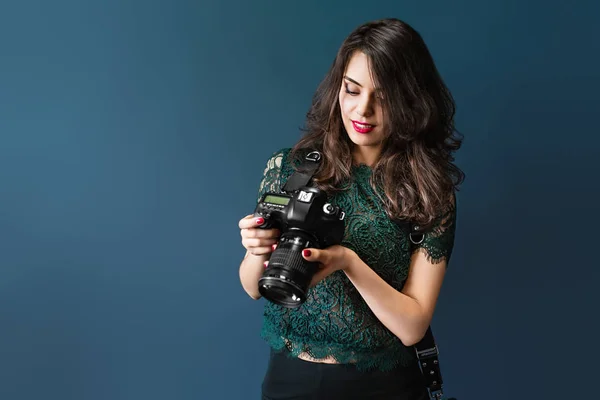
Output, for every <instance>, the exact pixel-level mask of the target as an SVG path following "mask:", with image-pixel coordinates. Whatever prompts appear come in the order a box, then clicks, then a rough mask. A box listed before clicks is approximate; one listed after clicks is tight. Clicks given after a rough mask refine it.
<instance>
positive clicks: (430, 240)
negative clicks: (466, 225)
mask: <svg viewBox="0 0 600 400" xmlns="http://www.w3.org/2000/svg"><path fill="white" fill-rule="evenodd" d="M455 230H456V197H455V196H452V202H451V203H450V204H449V206H448V208H447V209H446V210H445V211H444V212H443V213H441V214H440V216H439V217H438V218H437V219H436V220H435V222H434V224H433V225H432V226H431V228H430V229H429V230H428V231H427V232H426V233H425V238H424V239H423V241H422V242H421V243H420V244H418V245H417V246H416V250H418V251H421V252H423V253H425V255H426V256H427V259H428V260H429V261H430V262H432V263H434V264H437V263H439V262H442V261H444V260H446V262H447V264H448V263H449V262H450V256H451V255H452V249H453V248H454V233H455Z"/></svg>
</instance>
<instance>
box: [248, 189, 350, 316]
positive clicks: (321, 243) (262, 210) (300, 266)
mask: <svg viewBox="0 0 600 400" xmlns="http://www.w3.org/2000/svg"><path fill="white" fill-rule="evenodd" d="M254 216H255V217H262V218H263V219H264V220H265V222H264V223H263V224H262V225H261V226H260V227H259V228H260V229H273V228H276V229H279V231H280V232H281V236H280V238H279V244H278V245H277V248H276V249H275V251H273V253H272V254H271V258H270V260H269V265H268V267H267V268H266V269H265V271H264V272H263V274H262V276H261V278H260V279H259V281H258V290H259V292H260V294H261V295H262V296H263V297H264V298H265V299H267V300H269V301H271V302H273V303H275V304H278V305H281V306H283V307H287V308H297V307H300V306H301V305H302V303H304V301H306V293H307V290H308V287H309V285H310V282H311V280H312V277H313V276H314V274H315V273H316V272H317V269H318V263H315V262H309V261H307V260H305V259H304V258H303V257H302V250H304V249H305V248H307V247H312V248H317V249H323V248H327V247H329V246H332V245H336V244H340V243H341V242H342V239H343V237H344V230H345V222H344V217H345V213H344V211H342V210H341V209H340V208H339V207H338V206H334V205H332V204H330V203H328V201H327V194H326V193H325V192H324V191H322V190H320V189H318V188H316V187H307V186H305V187H302V188H300V189H299V190H297V191H295V192H294V193H292V194H286V193H273V192H269V193H265V194H264V195H263V196H262V197H261V199H260V201H259V202H258V204H257V206H256V210H255V212H254Z"/></svg>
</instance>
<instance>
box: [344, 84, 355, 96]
mask: <svg viewBox="0 0 600 400" xmlns="http://www.w3.org/2000/svg"><path fill="white" fill-rule="evenodd" d="M344 86H345V87H346V93H348V94H349V95H351V96H356V95H357V94H358V92H353V91H351V90H350V87H349V86H348V84H347V83H344Z"/></svg>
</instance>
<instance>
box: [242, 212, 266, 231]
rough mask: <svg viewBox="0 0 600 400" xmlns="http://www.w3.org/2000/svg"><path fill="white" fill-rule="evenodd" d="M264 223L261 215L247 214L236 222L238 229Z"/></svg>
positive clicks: (254, 226)
mask: <svg viewBox="0 0 600 400" xmlns="http://www.w3.org/2000/svg"><path fill="white" fill-rule="evenodd" d="M264 223H265V219H264V218H262V217H254V216H253V215H248V216H246V217H244V218H242V219H240V222H238V226H239V228H240V229H248V228H258V227H259V226H261V225H262V224H264Z"/></svg>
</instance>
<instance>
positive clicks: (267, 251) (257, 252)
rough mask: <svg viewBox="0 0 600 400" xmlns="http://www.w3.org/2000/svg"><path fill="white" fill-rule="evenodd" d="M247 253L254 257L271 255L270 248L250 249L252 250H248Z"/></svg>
mask: <svg viewBox="0 0 600 400" xmlns="http://www.w3.org/2000/svg"><path fill="white" fill-rule="evenodd" d="M248 251H249V252H250V254H252V255H255V256H264V255H266V254H270V253H271V246H265V247H252V248H250V249H248Z"/></svg>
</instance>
